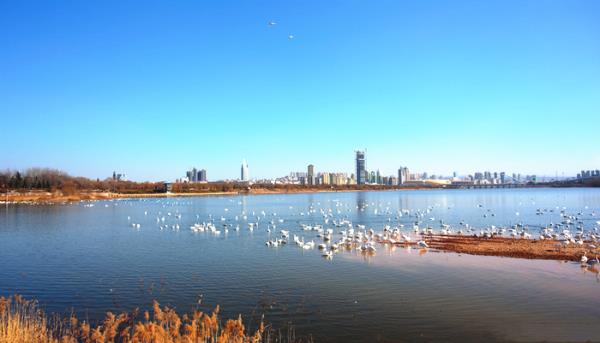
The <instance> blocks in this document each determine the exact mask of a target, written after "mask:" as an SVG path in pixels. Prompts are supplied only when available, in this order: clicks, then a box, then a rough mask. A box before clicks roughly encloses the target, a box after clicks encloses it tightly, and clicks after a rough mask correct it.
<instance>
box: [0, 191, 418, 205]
mask: <svg viewBox="0 0 600 343" xmlns="http://www.w3.org/2000/svg"><path fill="white" fill-rule="evenodd" d="M423 189H428V188H423ZM394 190H396V189H389V190H388V189H383V190H382V189H302V190H295V189H292V190H286V189H277V190H270V189H262V188H260V189H252V190H250V191H244V192H238V191H231V192H197V193H191V192H190V193H173V192H169V193H113V192H79V193H77V194H69V195H66V194H62V193H60V192H55V193H52V192H39V191H32V192H26V193H18V192H9V193H7V194H3V195H0V204H4V203H9V204H18V203H26V204H53V203H65V202H78V201H93V200H110V199H141V198H178V197H202V196H235V195H269V194H303V193H340V192H373V191H394ZM410 190H413V188H410Z"/></svg>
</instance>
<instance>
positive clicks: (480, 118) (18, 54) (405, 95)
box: [0, 0, 600, 180]
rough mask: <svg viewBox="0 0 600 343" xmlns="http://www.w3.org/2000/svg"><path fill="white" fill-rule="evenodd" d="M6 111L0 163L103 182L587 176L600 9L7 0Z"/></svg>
mask: <svg viewBox="0 0 600 343" xmlns="http://www.w3.org/2000/svg"><path fill="white" fill-rule="evenodd" d="M269 21H275V22H277V25H274V26H273V27H269V25H268V22H269ZM290 34H292V35H294V39H291V40H290V39H288V35H290ZM0 119H1V123H2V124H1V126H2V130H1V136H2V141H3V143H2V144H3V148H2V152H1V153H0V168H13V169H15V168H18V169H21V168H27V167H32V166H48V167H54V168H59V169H63V170H66V171H68V172H69V173H71V174H74V175H82V176H88V177H94V178H95V177H100V178H103V177H105V176H108V175H110V174H112V171H113V170H117V171H122V172H125V173H127V174H128V176H129V177H131V178H132V179H135V180H159V179H167V180H171V179H174V178H177V177H181V176H183V175H184V173H185V170H187V169H188V168H190V167H192V166H196V167H199V168H206V169H207V170H208V177H209V179H212V180H215V179H221V178H235V177H238V176H239V167H240V162H241V160H242V158H246V159H247V160H248V164H249V166H250V174H251V176H252V177H274V176H280V175H283V174H287V173H289V172H290V171H292V170H305V168H306V165H307V164H309V163H313V164H314V165H315V166H316V169H317V171H323V170H328V171H346V172H351V171H352V169H353V168H354V162H353V150H355V149H357V148H366V149H367V167H368V169H380V170H381V171H382V172H383V173H384V174H392V173H395V171H396V170H397V168H398V166H400V165H407V166H408V167H409V168H410V169H411V170H414V171H427V172H429V173H438V174H439V173H443V174H450V173H451V172H453V171H458V172H459V174H468V173H472V172H474V171H477V170H492V171H507V172H513V171H516V172H521V173H523V174H527V173H535V174H538V175H552V176H553V175H555V174H556V173H558V174H559V175H562V173H565V175H574V174H575V173H576V172H577V171H578V170H580V169H591V168H594V169H598V168H600V135H599V133H600V129H599V128H600V2H598V1H573V0H568V1H541V0H540V1H523V0H519V1H441V0H440V1H433V0H432V1H428V0H424V1H349V0H344V1H322V0H320V1H281V0H277V1H239V2H234V1H163V2H158V1H1V2H0Z"/></svg>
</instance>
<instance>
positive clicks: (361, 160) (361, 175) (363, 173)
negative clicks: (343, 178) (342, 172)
mask: <svg viewBox="0 0 600 343" xmlns="http://www.w3.org/2000/svg"><path fill="white" fill-rule="evenodd" d="M356 183H357V184H359V185H364V184H365V183H367V164H366V160H365V152H364V151H360V150H357V151H356Z"/></svg>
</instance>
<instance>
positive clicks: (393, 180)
mask: <svg viewBox="0 0 600 343" xmlns="http://www.w3.org/2000/svg"><path fill="white" fill-rule="evenodd" d="M354 153H355V155H354V166H355V169H354V171H355V172H354V173H352V174H350V175H348V174H347V173H344V172H332V171H320V172H319V171H317V168H316V167H315V165H314V164H309V165H308V166H307V167H306V171H302V172H291V173H290V174H289V175H286V176H284V177H279V178H275V179H262V180H254V182H258V183H268V184H290V185H304V186H320V185H331V186H343V185H384V186H419V185H423V184H431V185H452V186H457V187H463V186H464V187H479V186H482V187H496V185H499V187H512V186H518V185H525V184H530V183H538V182H547V181H556V180H561V178H559V177H558V175H557V176H556V177H555V178H549V177H546V176H542V177H541V178H539V179H538V177H537V176H536V175H524V176H522V175H521V174H516V173H512V174H508V173H506V172H491V171H483V172H475V173H473V174H470V175H466V176H464V175H463V176H459V175H458V173H457V172H453V173H452V175H451V176H445V175H435V174H432V175H430V174H428V173H426V172H423V173H411V172H410V170H409V169H408V167H406V166H401V167H399V168H398V170H397V174H395V175H382V173H381V172H380V171H379V169H377V170H375V169H374V170H368V169H367V158H366V152H365V150H356V151H355V152H354ZM239 175H240V177H239V179H236V180H224V182H246V183H251V180H250V172H249V168H248V163H247V162H246V160H245V159H243V160H242V164H241V166H240V174H239ZM592 177H600V170H582V171H581V173H579V174H577V179H580V180H585V179H587V178H592ZM125 179H126V177H125V174H117V173H116V172H113V180H118V181H123V180H125ZM562 179H565V177H564V176H563V177H562ZM571 179H572V178H571ZM177 182H208V180H207V176H206V170H205V169H200V170H198V169H196V168H192V170H190V171H187V172H186V177H185V178H183V179H178V180H177ZM503 185H506V186H503Z"/></svg>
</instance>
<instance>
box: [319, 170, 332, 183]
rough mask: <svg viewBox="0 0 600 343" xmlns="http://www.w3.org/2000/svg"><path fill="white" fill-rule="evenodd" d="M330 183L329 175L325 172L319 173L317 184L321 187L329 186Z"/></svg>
mask: <svg viewBox="0 0 600 343" xmlns="http://www.w3.org/2000/svg"><path fill="white" fill-rule="evenodd" d="M331 183H332V182H331V177H330V174H329V173H327V172H323V173H321V177H320V181H319V184H321V185H329V184H331Z"/></svg>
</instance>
